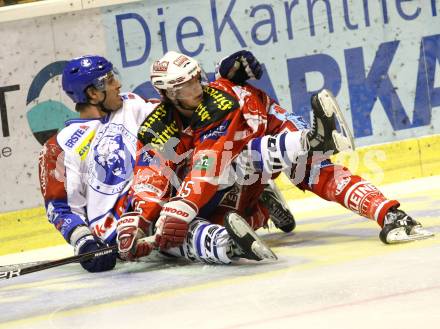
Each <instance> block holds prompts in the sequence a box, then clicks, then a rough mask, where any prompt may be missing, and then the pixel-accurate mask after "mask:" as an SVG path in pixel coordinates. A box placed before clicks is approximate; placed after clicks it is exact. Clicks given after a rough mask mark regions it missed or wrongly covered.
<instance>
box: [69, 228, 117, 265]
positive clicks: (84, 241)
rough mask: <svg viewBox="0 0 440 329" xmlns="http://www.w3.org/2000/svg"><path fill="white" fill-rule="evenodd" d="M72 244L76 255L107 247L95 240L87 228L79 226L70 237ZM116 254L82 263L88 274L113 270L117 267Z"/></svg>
mask: <svg viewBox="0 0 440 329" xmlns="http://www.w3.org/2000/svg"><path fill="white" fill-rule="evenodd" d="M70 244H71V245H72V246H74V248H75V255H80V254H84V253H87V252H92V251H97V250H99V249H102V248H104V247H106V245H105V244H104V243H103V242H102V241H100V240H98V239H97V238H95V237H94V236H93V235H92V233H91V232H90V230H89V228H88V227H86V226H78V227H77V228H75V229H74V230H73V232H72V235H71V236H70ZM116 258H117V256H116V254H107V255H103V256H97V257H94V258H92V259H90V260H86V261H82V262H80V264H81V266H82V267H83V268H84V269H85V270H86V271H88V272H104V271H109V270H112V269H113V268H114V267H115V265H116Z"/></svg>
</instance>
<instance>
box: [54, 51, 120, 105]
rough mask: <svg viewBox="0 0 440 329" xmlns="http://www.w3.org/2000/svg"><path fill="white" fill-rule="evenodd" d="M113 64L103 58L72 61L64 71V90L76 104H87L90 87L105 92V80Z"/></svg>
mask: <svg viewBox="0 0 440 329" xmlns="http://www.w3.org/2000/svg"><path fill="white" fill-rule="evenodd" d="M112 71H113V64H112V63H110V62H109V61H108V60H106V59H105V58H104V57H101V56H94V55H86V56H81V57H77V58H74V59H72V60H71V61H70V62H68V63H67V64H66V66H65V67H64V70H63V78H62V85H63V90H64V91H65V92H66V94H67V95H68V96H69V97H70V98H71V99H72V100H73V102H74V103H87V94H86V89H87V88H88V87H90V86H94V87H96V88H97V89H98V90H105V80H106V78H107V76H108V74H109V72H112Z"/></svg>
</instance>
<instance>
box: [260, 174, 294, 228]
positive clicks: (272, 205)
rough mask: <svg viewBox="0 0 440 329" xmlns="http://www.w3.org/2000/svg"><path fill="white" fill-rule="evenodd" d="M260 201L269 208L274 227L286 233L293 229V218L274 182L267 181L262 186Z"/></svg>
mask: <svg viewBox="0 0 440 329" xmlns="http://www.w3.org/2000/svg"><path fill="white" fill-rule="evenodd" d="M260 201H261V202H262V203H263V205H264V206H265V207H266V208H267V210H269V216H270V219H271V220H272V222H273V223H274V225H275V227H276V228H279V229H280V230H282V231H284V232H286V233H289V232H292V231H293V230H294V229H295V227H296V223H295V218H294V217H293V215H292V214H291V213H290V211H289V209H288V208H287V204H286V201H285V200H284V198H283V196H282V194H281V192H280V191H279V190H278V188H277V187H276V185H275V184H274V183H272V182H269V185H267V186H266V187H265V188H264V191H263V193H261V196H260Z"/></svg>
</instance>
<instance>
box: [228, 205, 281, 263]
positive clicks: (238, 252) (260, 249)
mask: <svg viewBox="0 0 440 329" xmlns="http://www.w3.org/2000/svg"><path fill="white" fill-rule="evenodd" d="M225 227H226V230H227V231H228V233H229V236H230V238H231V239H232V245H231V252H230V254H229V256H230V257H232V258H234V257H239V258H246V259H252V260H258V261H260V260H263V259H273V260H276V259H278V257H277V256H276V255H275V254H274V253H273V251H272V250H270V248H269V247H268V246H266V244H265V243H264V242H263V240H261V239H260V238H259V237H258V236H257V234H256V233H255V232H254V231H253V230H252V228H251V227H250V226H249V224H248V223H247V222H246V221H245V220H244V218H243V217H241V216H240V215H238V214H237V213H236V212H229V213H227V214H226V217H225Z"/></svg>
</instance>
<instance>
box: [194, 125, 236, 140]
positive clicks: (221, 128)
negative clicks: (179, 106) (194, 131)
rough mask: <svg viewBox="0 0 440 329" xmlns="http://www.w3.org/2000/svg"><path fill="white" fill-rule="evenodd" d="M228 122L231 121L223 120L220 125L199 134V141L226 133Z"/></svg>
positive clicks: (215, 137)
mask: <svg viewBox="0 0 440 329" xmlns="http://www.w3.org/2000/svg"><path fill="white" fill-rule="evenodd" d="M230 123H231V121H229V120H225V121H223V122H222V123H221V124H220V126H218V127H215V128H213V129H210V130H208V131H206V132H205V133H204V134H203V135H201V136H200V141H201V142H203V141H205V140H207V139H218V138H219V137H220V136H224V135H226V130H227V129H228V126H229V124H230Z"/></svg>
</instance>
